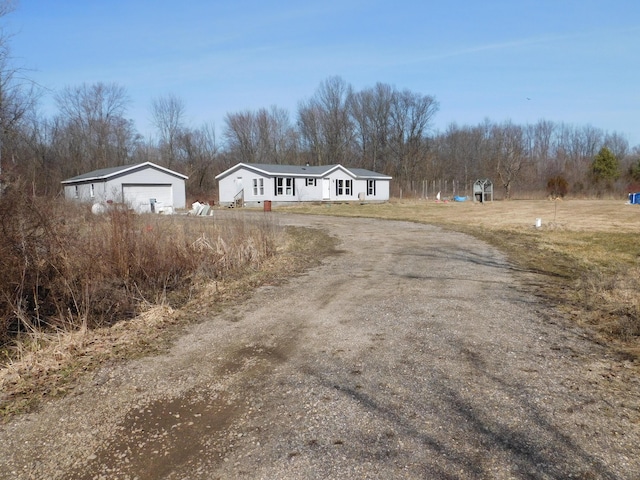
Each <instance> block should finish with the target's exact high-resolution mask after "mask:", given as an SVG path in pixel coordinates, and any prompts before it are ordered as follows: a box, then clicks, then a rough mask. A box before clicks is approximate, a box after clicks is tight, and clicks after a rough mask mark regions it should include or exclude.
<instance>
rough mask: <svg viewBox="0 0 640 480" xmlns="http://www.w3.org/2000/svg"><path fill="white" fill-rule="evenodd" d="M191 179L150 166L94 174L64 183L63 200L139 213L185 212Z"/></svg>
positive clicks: (132, 166)
mask: <svg viewBox="0 0 640 480" xmlns="http://www.w3.org/2000/svg"><path fill="white" fill-rule="evenodd" d="M187 178H188V177H187V176H186V175H182V174H181V173H178V172H174V171H173V170H169V169H168V168H164V167H161V166H159V165H156V164H154V163H151V162H144V163H139V164H137V165H126V166H121V167H113V168H103V169H101V170H94V171H92V172H89V173H85V174H83V175H78V176H77V177H73V178H69V179H68V180H64V181H63V182H62V185H63V186H64V196H65V198H68V199H73V200H78V201H81V202H91V203H94V204H95V203H104V204H106V203H124V204H127V205H129V206H130V207H131V208H133V209H134V210H135V211H137V212H139V213H145V212H156V213H172V212H173V211H174V210H175V209H177V208H185V204H186V192H185V180H186V179H187Z"/></svg>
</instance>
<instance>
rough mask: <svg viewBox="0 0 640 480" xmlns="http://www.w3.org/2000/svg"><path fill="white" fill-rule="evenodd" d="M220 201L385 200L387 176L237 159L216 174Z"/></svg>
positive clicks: (253, 203) (235, 203)
mask: <svg viewBox="0 0 640 480" xmlns="http://www.w3.org/2000/svg"><path fill="white" fill-rule="evenodd" d="M216 180H218V185H219V195H220V205H226V206H240V205H246V206H254V207H256V206H260V205H264V206H265V208H269V207H270V206H271V204H272V203H273V205H287V204H294V203H301V202H343V201H360V202H386V201H388V200H389V184H390V182H391V177H389V176H387V175H384V174H382V173H377V172H373V171H371V170H365V169H362V168H346V167H343V166H342V165H320V166H309V165H306V166H304V165H275V164H274V165H271V164H254V163H238V164H237V165H235V166H233V167H231V168H230V169H228V170H225V171H224V172H222V173H221V174H219V175H217V176H216Z"/></svg>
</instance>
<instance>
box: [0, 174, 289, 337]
mask: <svg viewBox="0 0 640 480" xmlns="http://www.w3.org/2000/svg"><path fill="white" fill-rule="evenodd" d="M22 192H23V190H22V189H21V188H20V185H17V184H14V185H11V186H9V188H7V189H6V191H5V192H4V193H3V194H2V195H1V196H0V272H1V273H0V319H1V323H0V346H7V345H9V344H11V343H12V342H13V341H15V339H16V338H18V337H20V336H21V335H24V334H25V333H30V332H31V333H33V332H37V331H56V330H73V329H77V328H86V327H88V328H91V327H94V326H105V325H111V324H114V323H116V322H118V321H121V320H125V319H128V318H132V317H133V316H134V315H136V314H137V313H140V311H142V310H143V309H144V308H145V307H148V306H150V305H158V304H165V305H170V306H179V305H181V304H183V303H184V302H185V301H186V300H188V299H189V298H190V297H191V296H192V295H193V293H194V292H195V291H197V289H198V288H199V286H201V285H204V284H206V283H207V282H210V281H211V280H214V279H221V278H223V277H225V276H230V275H231V276H232V275H235V274H237V273H238V272H240V271H242V270H243V269H246V268H254V269H256V268H259V267H260V264H261V263H262V262H263V261H265V260H266V259H267V258H269V257H270V256H272V255H273V254H274V253H275V248H276V244H277V236H278V234H279V229H278V227H277V226H276V225H275V224H274V223H273V222H268V221H266V220H261V221H248V220H247V219H241V218H235V219H231V218H230V219H229V220H227V221H225V222H217V221H215V220H214V219H213V218H210V217H209V218H197V217H185V216H170V217H165V216H157V215H138V214H135V213H133V212H132V211H130V210H129V209H127V208H118V207H114V208H111V209H109V210H108V212H106V213H105V214H103V215H93V214H91V213H90V211H89V208H88V207H87V206H85V205H80V204H77V203H70V202H66V201H64V200H51V199H43V198H37V197H33V196H30V195H27V194H23V193H22Z"/></svg>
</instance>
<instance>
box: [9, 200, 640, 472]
mask: <svg viewBox="0 0 640 480" xmlns="http://www.w3.org/2000/svg"><path fill="white" fill-rule="evenodd" d="M272 215H273V216H274V217H275V218H277V219H278V220H277V221H278V222H280V223H281V224H292V225H308V226H312V227H314V228H323V229H326V230H328V231H329V232H330V233H331V234H332V235H335V236H337V237H338V238H339V240H340V246H339V248H340V249H341V252H340V253H339V254H337V255H335V256H332V257H330V258H328V259H326V260H325V261H324V263H323V264H322V265H321V266H320V267H318V268H315V269H313V270H311V271H309V272H308V273H306V274H304V275H301V276H298V277H295V278H292V279H291V280H290V281H289V282H288V283H287V284H285V285H280V286H277V287H275V286H266V287H262V288H259V289H258V290H257V291H256V292H255V294H254V295H252V296H251V298H249V299H248V300H246V301H245V302H243V303H242V304H238V305H236V306H234V307H232V308H229V309H226V310H225V311H223V312H222V313H219V314H211V315H210V316H209V317H208V318H203V319H202V322H200V323H198V324H197V325H195V326H190V327H188V329H186V330H185V332H184V335H183V336H181V337H180V338H179V339H178V340H177V341H176V343H175V345H174V346H173V347H172V349H171V350H170V351H169V352H168V353H165V354H160V355H157V356H152V357H146V358H143V359H140V360H135V361H128V362H124V363H119V364H113V365H106V366H104V367H103V368H102V369H100V370H99V371H97V372H94V373H92V374H89V375H87V377H86V378H85V379H83V381H82V382H81V384H80V385H79V386H78V387H77V388H76V389H75V390H74V391H73V392H72V393H71V394H69V395H68V396H67V397H65V398H63V399H60V400H56V401H51V402H49V403H47V404H45V405H44V406H43V408H41V409H40V410H39V411H37V412H35V413H32V414H27V415H22V416H19V417H17V418H14V419H13V420H12V421H11V422H10V423H8V424H6V425H2V426H0V441H1V442H2V449H0V478H11V479H14V478H15V479H29V478H50V479H74V478H76V479H85V478H86V479H94V478H95V479H100V478H104V479H134V478H137V479H158V478H166V479H217V478H220V479H223V478H224V479H227V478H247V479H249V478H251V479H316V478H317V479H321V478H356V479H397V478H408V479H411V478H416V479H417V478H434V479H440V478H442V479H453V478H456V479H484V478H490V479H514V478H515V479H518V478H522V479H566V478H581V479H637V478H640V395H639V393H640V382H639V380H638V378H639V377H638V365H637V364H636V363H633V362H630V361H628V360H625V359H624V358H621V357H619V356H617V355H616V353H615V352H614V351H612V350H610V349H608V348H607V347H606V346H603V345H599V344H597V343H595V342H593V341H591V340H590V339H589V338H588V335H586V334H585V332H583V331H582V330H580V329H579V328H577V327H575V326H573V325H571V324H569V323H567V322H565V321H564V320H562V318H561V317H560V316H559V315H557V314H556V312H554V311H553V309H552V308H551V307H549V306H546V305H544V304H543V303H541V301H540V300H539V299H538V298H536V297H535V296H534V295H533V293H532V292H530V291H527V290H528V287H526V285H527V284H528V282H527V281H525V280H526V279H525V278H524V277H523V274H522V273H520V272H517V271H514V270H513V269H512V268H511V267H510V266H509V264H508V263H507V261H506V260H505V258H504V257H503V256H502V255H501V254H500V252H498V251H496V250H495V249H493V248H491V247H489V246H488V245H487V244H485V243H482V242H479V241H477V240H476V239H474V238H472V237H469V236H465V235H462V234H457V233H452V232H447V231H444V230H441V229H439V228H436V227H433V226H427V225H417V224H412V223H406V222H388V221H380V220H373V219H346V218H332V217H306V216H296V215H285V214H278V213H276V212H273V214H272Z"/></svg>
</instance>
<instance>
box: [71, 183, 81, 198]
mask: <svg viewBox="0 0 640 480" xmlns="http://www.w3.org/2000/svg"><path fill="white" fill-rule="evenodd" d="M73 196H74V197H75V198H80V194H79V193H78V185H76V186H75V190H74V192H73Z"/></svg>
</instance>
